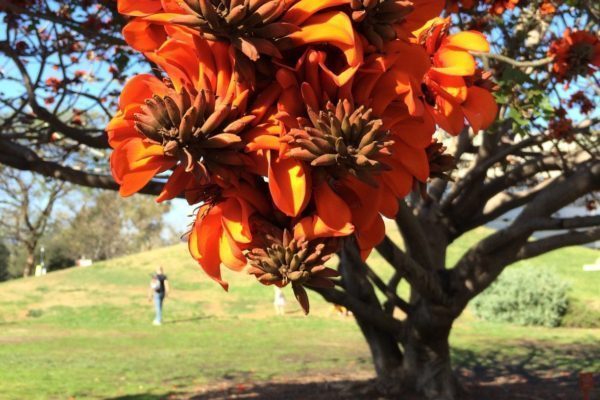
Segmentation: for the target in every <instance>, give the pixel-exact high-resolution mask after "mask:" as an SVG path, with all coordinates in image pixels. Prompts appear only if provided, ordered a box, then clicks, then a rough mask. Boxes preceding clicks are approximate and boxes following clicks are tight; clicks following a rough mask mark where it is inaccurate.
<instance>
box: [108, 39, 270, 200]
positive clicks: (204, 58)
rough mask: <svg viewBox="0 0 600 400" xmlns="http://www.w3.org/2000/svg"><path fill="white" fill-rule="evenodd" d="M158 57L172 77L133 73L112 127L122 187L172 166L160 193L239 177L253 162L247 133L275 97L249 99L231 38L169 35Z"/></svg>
mask: <svg viewBox="0 0 600 400" xmlns="http://www.w3.org/2000/svg"><path fill="white" fill-rule="evenodd" d="M152 59H153V60H154V61H156V62H157V63H158V64H159V65H160V66H161V67H162V68H163V69H164V70H165V71H167V73H168V74H169V76H170V78H171V79H170V81H168V82H163V81H160V80H159V79H158V78H156V77H154V76H152V75H138V76H136V77H134V78H133V79H131V80H130V81H129V82H128V83H127V84H126V85H125V88H124V89H123V93H122V95H121V98H120V100H119V110H120V111H119V113H118V114H117V115H116V116H115V118H113V120H112V121H111V122H110V124H109V125H108V127H107V131H108V136H109V143H110V145H111V147H113V148H114V152H113V153H112V155H111V167H112V172H113V176H114V177H115V180H116V181H117V182H118V183H119V184H120V185H121V190H120V192H121V194H122V195H124V196H128V195H131V194H133V193H135V192H137V191H138V190H140V189H141V188H142V187H144V186H145V185H146V184H147V183H148V182H149V181H150V180H151V179H152V178H153V177H154V176H156V175H157V174H159V173H161V172H164V171H166V170H168V169H171V168H175V171H174V173H173V174H172V175H171V177H170V178H169V181H168V182H167V184H166V185H165V191H164V192H163V194H161V196H160V197H159V201H162V200H166V199H170V198H173V197H175V196H177V195H178V194H180V193H181V192H182V191H184V190H186V189H191V186H194V185H201V186H206V185H210V184H218V185H222V184H223V183H224V182H225V183H227V182H232V181H235V180H236V179H237V177H238V176H239V175H240V173H241V171H242V168H243V167H244V166H246V165H247V164H248V163H249V162H250V160H249V159H248V157H247V156H246V155H245V154H244V153H243V151H242V149H243V147H244V144H243V143H242V139H241V137H240V134H241V133H242V132H243V131H244V130H245V129H246V127H247V126H249V125H250V124H251V123H256V121H259V120H260V118H261V117H262V114H263V111H262V110H263V109H265V108H266V107H267V106H266V105H265V104H263V102H264V101H269V99H268V98H267V99H263V98H261V97H258V98H256V99H255V101H254V102H253V104H252V105H251V107H248V106H247V102H248V93H249V92H248V90H247V89H246V88H245V87H244V86H243V85H241V84H240V83H239V82H238V80H237V79H236V77H235V73H234V72H233V71H232V61H231V59H230V57H229V52H228V49H227V45H226V44H224V43H219V42H207V41H204V40H202V39H199V38H198V39H196V40H195V41H194V44H193V45H192V44H190V43H187V42H182V41H178V40H174V39H169V40H167V41H166V42H165V43H164V44H163V45H162V46H161V47H160V48H159V49H158V50H157V51H156V52H155V53H154V54H153V55H152ZM247 108H249V112H246V109H247ZM190 185H191V186H190Z"/></svg>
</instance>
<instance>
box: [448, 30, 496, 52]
mask: <svg viewBox="0 0 600 400" xmlns="http://www.w3.org/2000/svg"><path fill="white" fill-rule="evenodd" d="M442 46H451V47H456V48H459V49H463V50H469V51H481V52H486V53H487V52H489V51H490V44H489V43H488V41H487V39H486V37H485V35H484V34H483V33H481V32H477V31H464V32H458V33H455V34H454V35H450V36H447V37H446V38H445V39H444V40H443V41H442Z"/></svg>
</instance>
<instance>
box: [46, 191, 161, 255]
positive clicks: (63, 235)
mask: <svg viewBox="0 0 600 400" xmlns="http://www.w3.org/2000/svg"><path fill="white" fill-rule="evenodd" d="M82 200H83V201H82V202H81V206H80V208H79V210H78V211H77V213H76V214H75V216H74V217H73V218H72V219H70V220H68V221H63V222H62V224H63V225H67V226H65V227H64V229H63V230H62V232H57V233H56V235H55V236H56V239H55V241H58V242H59V243H62V244H63V246H62V247H63V249H64V248H66V249H68V250H69V251H70V252H71V254H72V255H76V256H86V257H91V258H92V259H94V260H105V259H108V258H113V257H116V256H119V255H122V254H127V253H132V252H136V251H142V250H147V249H150V248H153V247H157V246H161V245H164V241H163V239H162V237H161V233H162V231H163V229H164V227H165V224H164V221H163V217H164V214H165V213H166V212H168V211H169V205H166V204H157V203H156V202H155V201H154V200H153V199H152V198H149V197H140V198H136V199H135V200H133V199H131V200H126V201H123V200H122V199H120V198H119V196H118V195H117V194H116V193H114V192H92V193H90V194H85V195H83V199H82ZM65 244H66V245H65ZM52 247H53V248H54V249H56V250H57V253H63V254H64V253H65V251H64V250H60V251H59V250H58V248H59V247H60V246H52Z"/></svg>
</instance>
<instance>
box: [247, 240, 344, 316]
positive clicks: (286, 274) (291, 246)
mask: <svg viewBox="0 0 600 400" xmlns="http://www.w3.org/2000/svg"><path fill="white" fill-rule="evenodd" d="M266 239H267V241H268V242H270V245H268V246H265V247H264V248H263V247H258V248H254V249H252V250H250V251H249V252H248V254H247V255H246V257H247V258H248V261H249V262H250V265H251V267H250V268H249V273H250V274H252V275H254V276H256V278H257V279H258V280H259V281H260V282H261V283H263V284H267V285H277V286H280V287H282V286H286V285H288V284H291V285H292V288H293V290H294V295H295V296H296V299H297V300H298V302H299V303H300V305H301V306H302V309H303V310H304V312H305V313H306V314H308V311H309V302H308V295H307V293H306V289H304V285H306V286H313V287H324V288H331V287H333V286H334V283H333V281H332V280H331V279H330V278H332V277H336V276H338V275H339V274H338V272H337V271H335V270H333V269H331V268H328V267H326V266H325V265H324V264H325V263H326V262H327V261H328V260H329V259H331V257H333V255H334V254H335V251H336V250H337V247H338V241H336V240H328V241H327V242H324V241H319V240H312V241H307V240H305V239H295V238H293V237H292V235H291V233H290V232H289V231H287V230H284V232H283V234H282V235H281V238H275V237H273V236H270V235H267V237H266Z"/></svg>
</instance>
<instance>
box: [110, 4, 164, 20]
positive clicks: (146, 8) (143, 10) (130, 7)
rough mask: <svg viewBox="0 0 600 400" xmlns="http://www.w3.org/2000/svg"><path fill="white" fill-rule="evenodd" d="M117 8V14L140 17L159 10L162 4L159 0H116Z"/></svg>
mask: <svg viewBox="0 0 600 400" xmlns="http://www.w3.org/2000/svg"><path fill="white" fill-rule="evenodd" d="M117 10H119V14H125V15H130V16H132V17H140V16H145V15H149V14H154V13H157V12H159V11H161V10H162V4H161V2H160V1H159V0H118V1H117Z"/></svg>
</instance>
